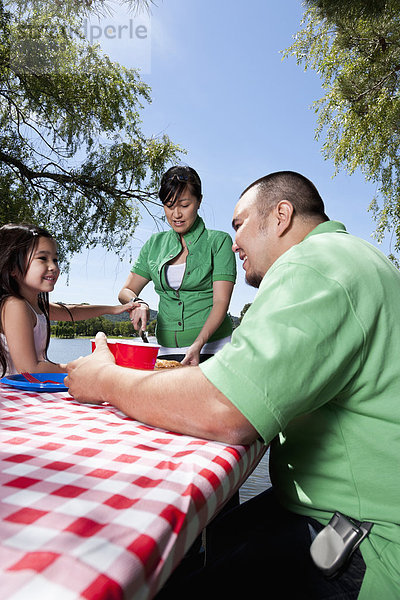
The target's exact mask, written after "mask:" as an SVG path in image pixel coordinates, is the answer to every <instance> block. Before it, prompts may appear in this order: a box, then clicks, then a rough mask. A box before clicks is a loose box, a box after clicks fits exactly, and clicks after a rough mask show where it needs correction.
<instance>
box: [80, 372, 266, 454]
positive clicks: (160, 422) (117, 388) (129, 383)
mask: <svg viewBox="0 0 400 600" xmlns="http://www.w3.org/2000/svg"><path fill="white" fill-rule="evenodd" d="M98 389H99V399H100V398H101V400H102V401H103V402H104V401H106V402H109V403H110V404H112V405H113V406H115V407H117V408H118V409H120V410H121V411H122V412H124V413H125V414H127V415H129V416H131V417H132V418H134V419H136V420H138V421H142V422H143V423H147V424H148V425H151V426H153V427H160V428H162V429H169V430H172V431H176V432H178V433H184V434H187V435H193V436H196V437H202V438H206V439H213V440H217V441H222V442H226V443H231V444H244V443H249V442H251V441H253V440H254V439H256V437H257V433H256V431H255V430H254V429H253V427H252V426H251V425H250V424H249V423H248V421H247V420H246V419H245V418H244V417H243V415H242V414H241V413H240V412H239V411H238V410H237V409H236V408H235V407H234V406H233V405H232V404H231V403H230V402H229V401H228V400H227V399H226V398H225V396H224V395H223V394H221V392H219V390H217V388H215V387H214V386H213V385H212V384H211V383H210V382H209V381H208V380H207V378H206V377H205V376H204V375H203V373H202V372H201V370H200V369H198V368H197V367H186V368H182V369H173V370H172V369H171V370H169V371H163V372H159V373H155V372H146V371H136V370H131V369H126V368H123V367H118V366H116V365H109V366H107V367H106V368H104V369H103V372H102V374H101V375H100V377H99V378H98ZM79 399H80V398H79V397H78V400H79Z"/></svg>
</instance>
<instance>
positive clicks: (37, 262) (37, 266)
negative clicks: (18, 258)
mask: <svg viewBox="0 0 400 600" xmlns="http://www.w3.org/2000/svg"><path fill="white" fill-rule="evenodd" d="M28 256H29V254H28ZM59 274H60V269H59V267H58V256H57V246H56V243H55V241H54V240H53V239H51V238H46V237H40V238H39V240H38V244H37V246H36V249H35V250H34V251H33V254H32V256H31V260H30V263H29V265H28V269H27V272H26V274H25V277H24V278H23V279H22V281H20V286H19V287H20V293H21V295H22V296H24V297H28V299H29V297H30V296H31V297H32V296H34V295H36V296H37V294H38V293H39V292H52V291H53V289H54V286H55V284H56V281H57V279H58V276H59Z"/></svg>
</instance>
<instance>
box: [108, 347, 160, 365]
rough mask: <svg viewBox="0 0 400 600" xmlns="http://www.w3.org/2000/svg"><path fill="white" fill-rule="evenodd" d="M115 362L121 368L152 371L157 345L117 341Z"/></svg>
mask: <svg viewBox="0 0 400 600" xmlns="http://www.w3.org/2000/svg"><path fill="white" fill-rule="evenodd" d="M116 346H117V355H116V358H115V361H116V363H117V365H120V366H121V367H129V368H130V369H145V370H146V371H152V370H153V369H154V365H155V364H156V359H157V354H158V350H159V348H160V346H159V344H144V343H143V342H136V341H133V340H132V341H131V340H118V341H117V344H116Z"/></svg>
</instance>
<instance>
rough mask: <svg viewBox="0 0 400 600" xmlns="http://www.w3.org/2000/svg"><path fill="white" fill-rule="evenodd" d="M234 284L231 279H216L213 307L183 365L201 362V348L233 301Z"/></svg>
mask: <svg viewBox="0 0 400 600" xmlns="http://www.w3.org/2000/svg"><path fill="white" fill-rule="evenodd" d="M233 286H234V283H232V282H231V281H214V283H213V306H212V309H211V311H210V314H209V315H208V317H207V319H206V322H205V323H204V325H203V327H202V329H201V331H200V333H199V335H198V336H197V338H196V339H195V341H194V342H193V344H192V345H191V346H190V348H189V350H188V351H187V353H186V356H185V358H184V359H183V361H182V364H183V365H192V366H196V365H198V364H199V361H200V350H201V349H202V347H203V346H204V344H205V343H206V342H207V341H208V340H209V339H210V337H211V336H212V334H213V333H214V332H215V331H217V329H218V327H219V326H220V325H221V323H222V321H223V320H224V319H225V315H226V313H227V312H228V307H229V302H230V301H231V296H232V291H233Z"/></svg>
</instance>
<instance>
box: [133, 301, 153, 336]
mask: <svg viewBox="0 0 400 600" xmlns="http://www.w3.org/2000/svg"><path fill="white" fill-rule="evenodd" d="M149 316H150V309H149V306H148V304H146V303H145V302H136V303H133V307H132V308H131V309H130V311H129V318H130V320H131V322H132V325H133V326H134V328H135V329H136V331H139V329H141V330H142V331H146V328H147V322H148V320H149Z"/></svg>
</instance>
